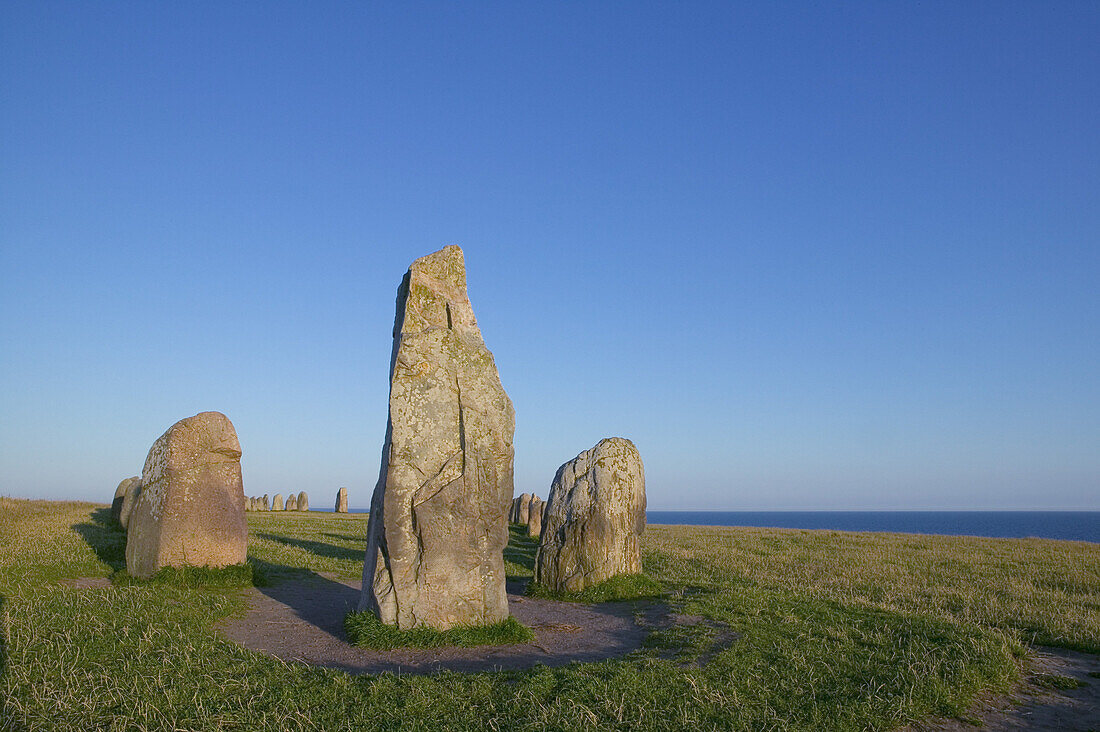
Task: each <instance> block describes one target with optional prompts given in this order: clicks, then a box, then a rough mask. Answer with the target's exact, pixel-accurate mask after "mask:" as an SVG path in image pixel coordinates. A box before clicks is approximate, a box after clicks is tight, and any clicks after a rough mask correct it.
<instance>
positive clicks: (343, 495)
mask: <svg viewBox="0 0 1100 732" xmlns="http://www.w3.org/2000/svg"><path fill="white" fill-rule="evenodd" d="M347 512H348V489H347V488H341V489H340V490H338V491H336V513H347Z"/></svg>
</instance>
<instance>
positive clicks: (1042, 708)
mask: <svg viewBox="0 0 1100 732" xmlns="http://www.w3.org/2000/svg"><path fill="white" fill-rule="evenodd" d="M1093 673H1100V656H1093V655H1089V654H1087V653H1074V652H1073V651H1065V650H1062V649H1060V648H1039V649H1036V652H1035V654H1034V656H1033V657H1032V659H1031V664H1030V666H1029V668H1028V672H1027V676H1026V678H1025V680H1024V683H1023V684H1022V685H1021V686H1020V688H1019V689H1017V690H1016V692H1015V693H1013V694H1011V695H1009V696H1001V697H996V698H993V699H986V700H984V701H982V702H981V703H979V704H978V705H977V706H976V707H975V708H974V709H972V710H971V712H970V714H969V715H968V716H970V717H971V721H966V722H964V721H960V720H957V719H945V720H933V721H930V722H927V723H924V724H920V725H915V726H913V727H910V728H909V729H910V731H911V732H932V731H933V730H935V731H936V732H962V731H963V730H966V731H967V732H973V731H974V730H990V731H994V732H1007V731H1008V730H1037V731H1041V732H1055V731H1057V732H1088V731H1089V730H1098V731H1100V678H1097V677H1094V676H1090V674H1093ZM1051 676H1068V677H1070V678H1073V679H1076V680H1077V681H1078V682H1079V683H1080V684H1081V686H1079V687H1078V688H1076V689H1052V688H1051V684H1050V683H1049V682H1050V679H1051ZM975 723H976V724H975Z"/></svg>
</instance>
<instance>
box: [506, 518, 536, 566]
mask: <svg viewBox="0 0 1100 732" xmlns="http://www.w3.org/2000/svg"><path fill="white" fill-rule="evenodd" d="M538 548H539V541H538V539H532V538H531V537H530V536H528V535H527V527H526V526H523V525H521V524H509V525H508V546H506V547H504V559H505V561H508V562H512V563H513V564H518V565H519V566H521V567H523V568H524V569H527V570H530V571H531V572H534V571H535V551H536V550H537V549H538ZM509 579H513V578H512V577H509Z"/></svg>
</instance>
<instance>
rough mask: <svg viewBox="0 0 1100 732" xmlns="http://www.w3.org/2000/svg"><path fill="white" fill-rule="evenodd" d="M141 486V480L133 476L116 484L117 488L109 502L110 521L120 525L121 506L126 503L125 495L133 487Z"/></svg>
mask: <svg viewBox="0 0 1100 732" xmlns="http://www.w3.org/2000/svg"><path fill="white" fill-rule="evenodd" d="M139 485H141V478H139V477H138V476H136V475H135V476H134V477H133V478H126V479H125V480H124V481H122V482H121V483H119V484H118V488H115V497H114V498H113V499H112V500H111V520H112V521H114V522H115V523H118V524H121V523H122V504H123V503H125V501H126V494H127V493H129V492H130V491H131V490H132V489H133V487H134V486H139Z"/></svg>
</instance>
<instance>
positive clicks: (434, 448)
mask: <svg viewBox="0 0 1100 732" xmlns="http://www.w3.org/2000/svg"><path fill="white" fill-rule="evenodd" d="M393 333H394V343H393V351H392V357H391V361H390V398H389V421H388V426H387V429H386V440H385V443H384V445H383V448H382V464H381V469H380V471H379V478H378V483H377V484H376V485H375V489H374V494H373V496H372V498H371V509H370V518H369V520H368V524H367V554H366V561H365V562H364V566H363V593H362V597H361V600H360V604H359V607H360V609H361V610H371V611H373V612H375V613H376V614H377V615H378V617H379V618H380V619H381V620H382V621H383V622H385V623H388V624H391V625H397V626H398V627H400V628H412V627H418V626H429V627H433V628H437V629H447V628H450V627H452V626H455V625H482V624H489V623H496V622H499V621H501V620H504V619H505V618H507V617H508V599H507V595H506V594H505V589H504V581H505V576H504V547H505V545H506V544H507V542H508V523H507V522H508V501H509V497H510V496H511V495H512V460H513V446H512V437H513V433H514V431H515V413H514V411H513V409H512V402H511V400H510V399H509V398H508V395H507V394H506V393H505V392H504V388H503V387H502V386H501V383H500V377H499V375H498V374H497V369H496V364H495V363H494V361H493V354H492V353H490V351H489V349H488V348H486V346H485V342H484V340H483V339H482V336H481V331H480V330H479V328H478V325H477V320H476V319H475V318H474V312H473V308H472V307H471V306H470V300H469V298H468V296H467V294H466V267H465V263H464V260H463V255H462V250H461V249H459V248H458V247H456V246H449V247H446V248H444V249H442V250H440V251H438V252H436V253H434V254H430V255H428V256H426V257H422V258H420V259H418V260H416V261H415V262H413V264H412V266H411V267H409V271H408V272H407V273H406V274H405V277H404V279H403V281H402V282H401V286H400V287H399V288H398V292H397V316H396V318H395V322H394V329H393Z"/></svg>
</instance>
